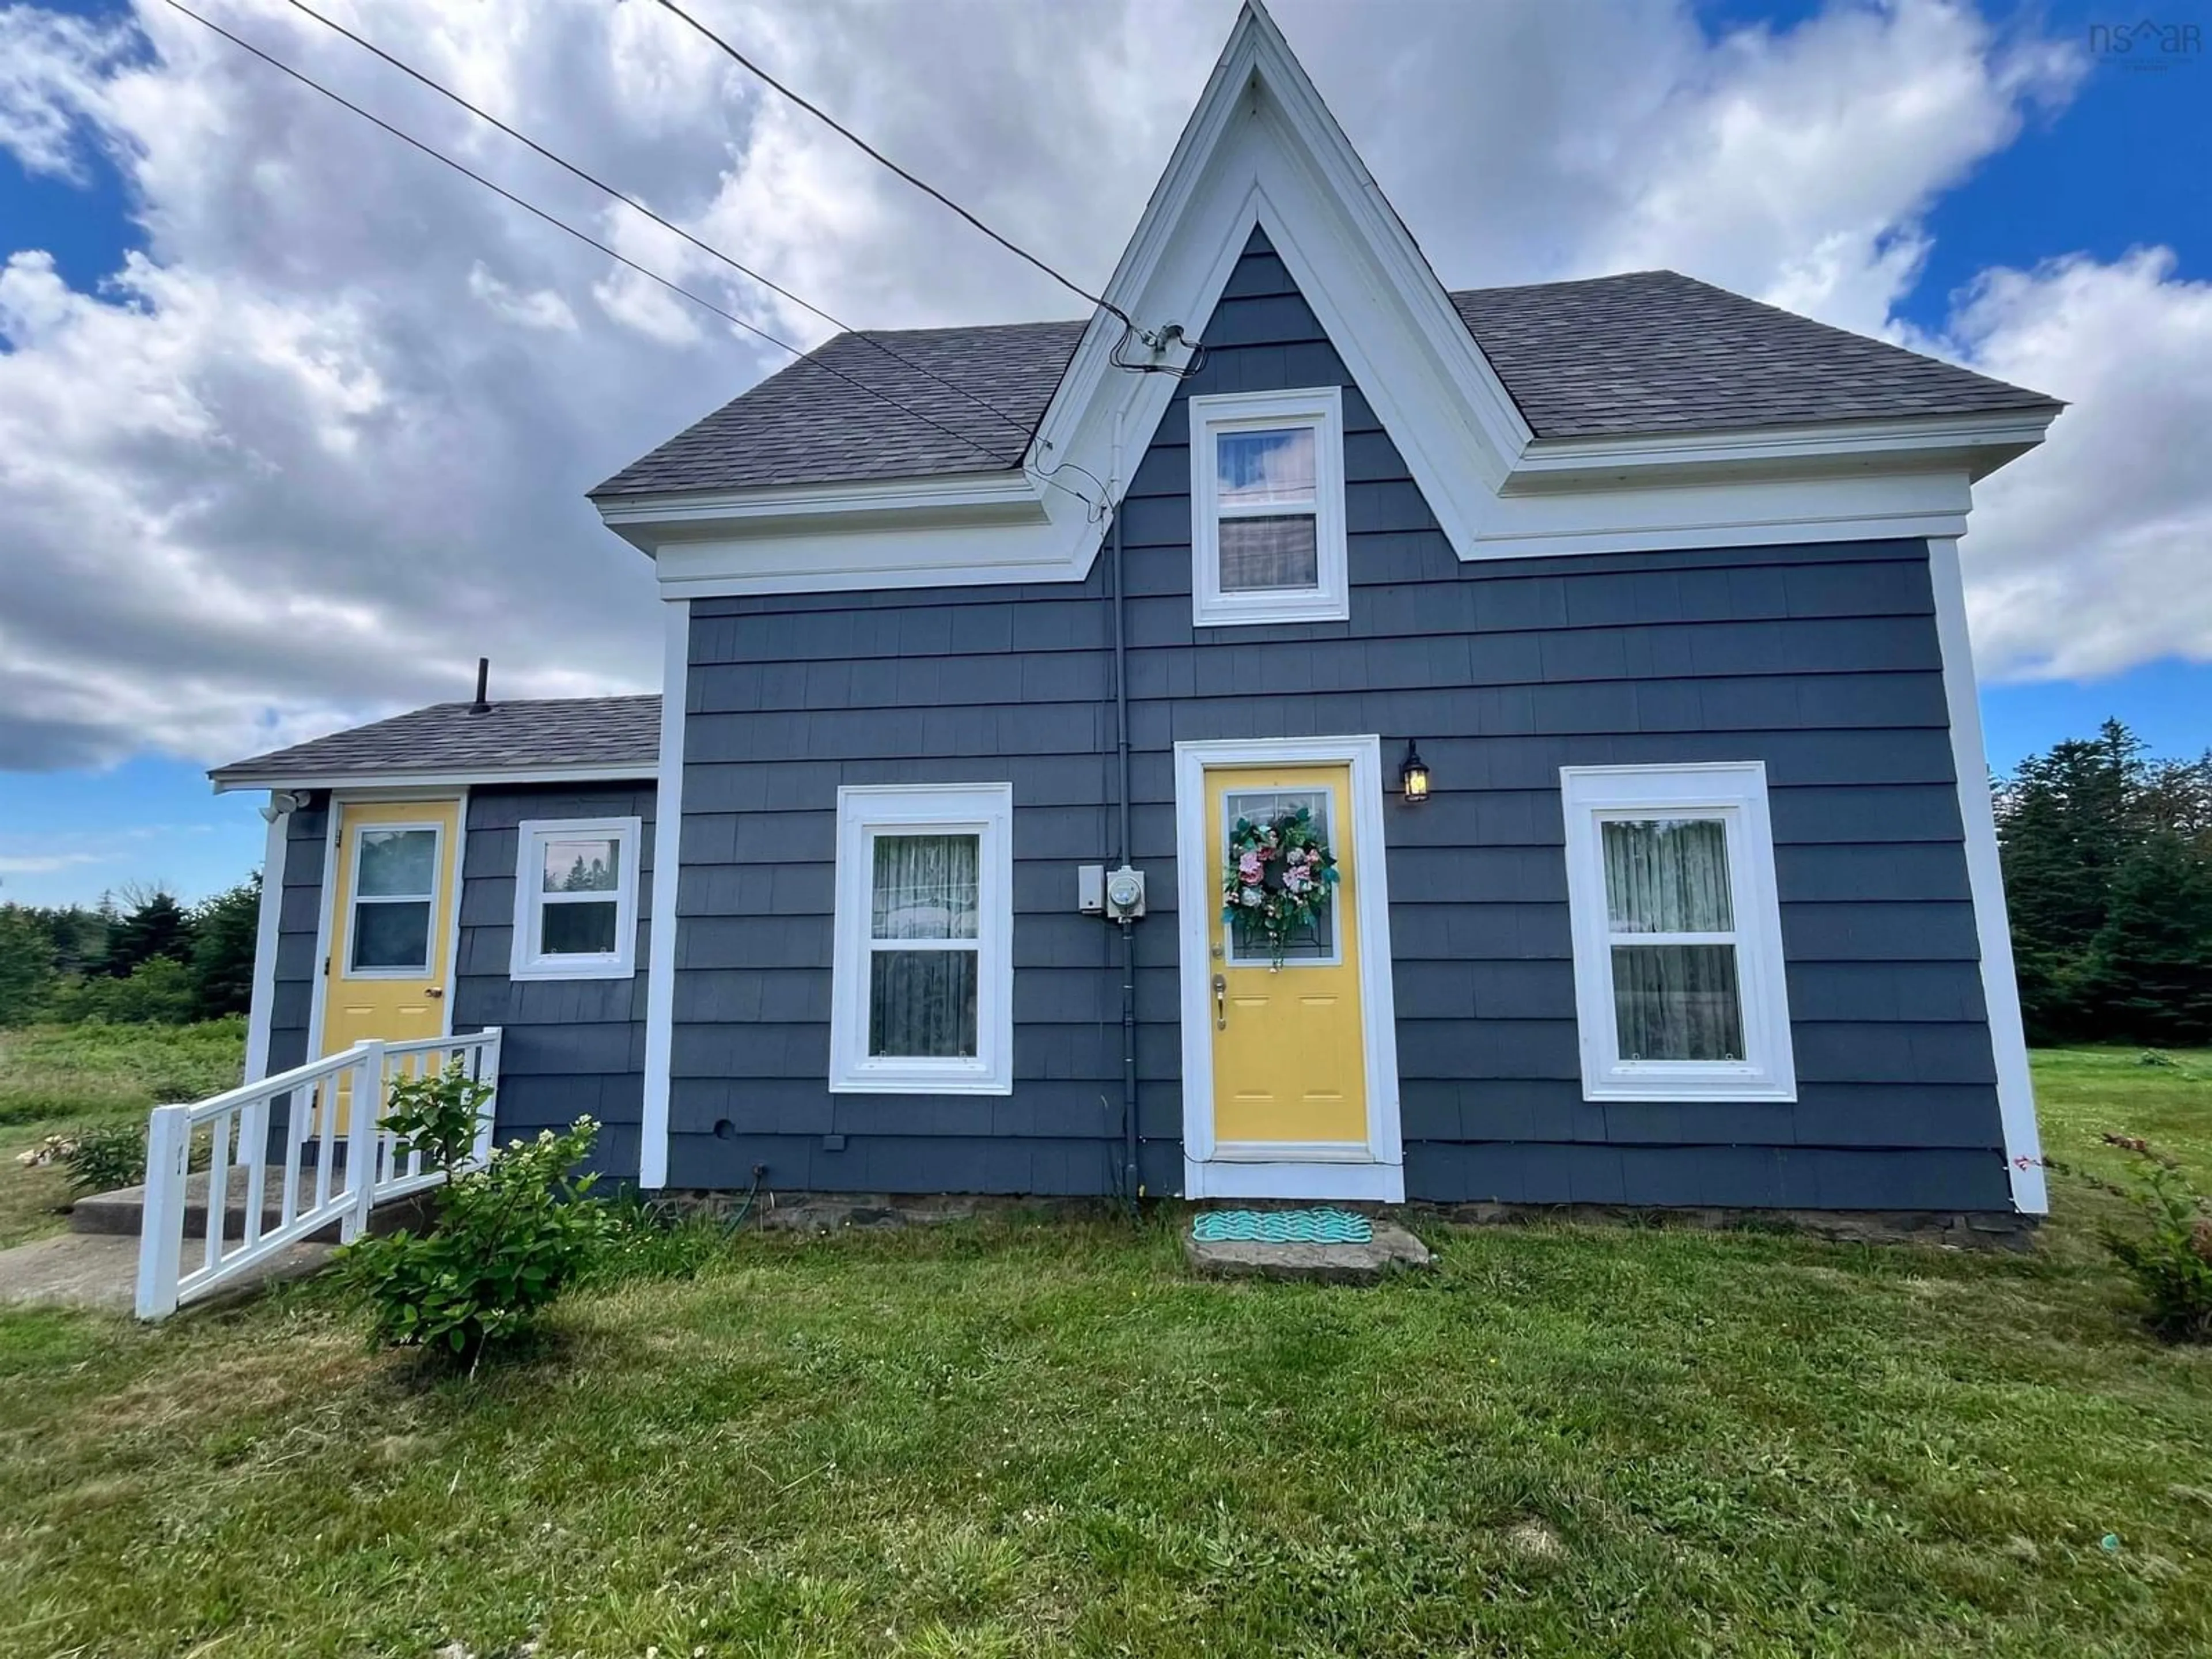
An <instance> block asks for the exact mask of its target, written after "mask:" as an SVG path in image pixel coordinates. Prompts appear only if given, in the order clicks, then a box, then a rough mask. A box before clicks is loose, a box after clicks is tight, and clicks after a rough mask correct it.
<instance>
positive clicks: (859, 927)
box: [829, 781, 1014, 1095]
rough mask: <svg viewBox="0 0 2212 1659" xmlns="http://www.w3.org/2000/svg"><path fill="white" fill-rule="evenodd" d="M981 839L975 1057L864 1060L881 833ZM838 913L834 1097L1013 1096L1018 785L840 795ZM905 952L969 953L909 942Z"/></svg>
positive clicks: (955, 945) (854, 790) (859, 786)
mask: <svg viewBox="0 0 2212 1659" xmlns="http://www.w3.org/2000/svg"><path fill="white" fill-rule="evenodd" d="M939 829H941V830H943V831H945V833H947V834H951V835H973V836H975V838H976V849H975V850H976V882H977V892H976V925H975V943H974V945H973V946H972V949H973V950H974V952H975V1054H972V1055H969V1056H965V1057H962V1058H927V1059H924V1058H915V1057H898V1058H891V1057H878V1056H873V1055H871V1054H869V1053H868V1030H869V1021H870V1017H871V1014H872V1007H871V1002H872V997H871V992H870V983H871V975H872V971H873V959H874V957H875V954H876V951H877V950H878V947H879V946H881V945H885V944H886V943H887V942H886V941H884V940H881V939H877V938H875V937H874V936H873V934H872V920H871V919H872V913H873V902H874V873H875V860H874V859H873V857H872V848H873V847H874V844H875V839H876V837H877V836H878V834H879V833H891V834H896V833H897V832H899V831H901V830H907V831H909V832H911V831H914V830H939ZM831 939H832V945H831V948H830V953H829V963H830V966H829V1092H830V1093H831V1094H833V1095H842V1094H893V1095H1010V1094H1012V1093H1013V1091H1014V786H1013V785H1012V783H1008V782H1002V781H985V782H981V783H848V784H845V785H843V786H842V787H840V788H839V789H838V791H837V861H836V908H835V913H834V915H833V919H832V933H831ZM891 948H893V949H900V950H915V951H924V950H939V949H947V950H949V949H959V950H963V951H964V950H967V949H969V948H971V947H970V946H969V944H968V942H967V941H965V940H957V941H956V940H951V939H913V940H901V941H899V942H897V944H896V945H892V946H891Z"/></svg>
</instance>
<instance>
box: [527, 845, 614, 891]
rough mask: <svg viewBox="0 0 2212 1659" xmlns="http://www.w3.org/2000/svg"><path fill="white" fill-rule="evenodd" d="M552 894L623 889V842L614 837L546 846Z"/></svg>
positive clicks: (547, 882)
mask: <svg viewBox="0 0 2212 1659" xmlns="http://www.w3.org/2000/svg"><path fill="white" fill-rule="evenodd" d="M544 879H545V885H544V889H543V890H544V891H545V892H548V893H611V892H615V891H617V890H619V889H620V888H621V886H622V842H620V841H619V840H618V839H617V838H616V837H615V836H580V837H578V838H576V839H574V840H569V841H549V842H546V843H545V876H544Z"/></svg>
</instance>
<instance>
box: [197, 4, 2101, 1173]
mask: <svg viewBox="0 0 2212 1659" xmlns="http://www.w3.org/2000/svg"><path fill="white" fill-rule="evenodd" d="M1104 292H1105V297H1106V299H1107V300H1108V301H1109V302H1110V306H1109V307H1107V308H1102V309H1101V310H1099V311H1098V312H1097V313H1095V314H1094V315H1092V316H1091V318H1090V319H1088V320H1085V321H1072V322H1065V323H1057V322H1047V323H1025V324H1017V325H1003V326H975V327H960V328H938V329H927V330H920V331H902V332H896V333H885V334H876V335H856V334H847V335H842V336H840V337H836V338H835V339H833V340H831V341H829V343H827V344H825V345H823V347H821V348H820V349H818V350H817V351H815V352H814V353H812V354H811V356H808V357H807V358H805V359H804V360H803V361H801V362H796V363H794V364H793V365H792V366H791V367H789V368H786V369H784V370H783V371H782V372H781V373H779V374H775V375H774V376H772V377H770V378H769V379H768V380H765V381H763V383H761V384H760V385H758V386H754V387H753V388H752V389H751V390H750V391H748V392H745V393H744V395H743V396H741V397H738V398H737V399H736V400H735V401H734V402H732V403H730V404H728V405H727V406H726V407H724V408H722V409H720V410H718V411H716V412H715V413H714V414H712V415H709V416H707V418H705V419H704V420H702V421H701V422H698V423H697V424H696V425H695V426H693V427H691V428H690V429H689V430H687V431H684V432H683V433H681V434H680V435H678V436H676V437H674V438H671V440H670V441H668V442H667V443H665V445H663V446H662V447H660V448H659V449H657V450H655V451H654V452H653V453H651V454H649V455H647V456H646V457H645V458H644V459H641V460H639V461H637V462H635V464H634V465H630V466H629V467H627V468H625V469H624V470H623V471H621V472H619V473H617V475H616V476H615V477H612V478H610V479H609V480H607V481H606V482H605V483H603V484H601V485H600V486H599V488H598V489H595V490H593V491H592V497H591V498H592V501H593V502H594V503H595V504H596V506H597V507H598V509H599V513H600V514H601V516H602V517H603V519H604V520H605V523H606V524H607V526H609V527H610V528H611V530H612V531H613V532H615V535H616V536H617V537H619V538H621V540H622V541H623V542H626V543H628V544H629V546H628V547H627V548H619V547H617V546H615V545H613V544H610V549H609V556H610V557H611V558H615V557H624V558H635V557H637V556H641V555H642V556H645V557H647V558H649V559H650V560H651V561H652V562H653V568H654V569H655V572H656V574H657V577H658V580H659V592H660V595H661V597H662V599H664V600H665V605H664V606H663V607H662V608H663V611H664V612H665V621H666V635H665V638H666V657H665V679H664V681H663V684H664V687H665V696H664V697H662V698H653V697H617V698H592V699H580V700H576V701H573V702H495V703H490V704H489V705H482V706H474V705H470V704H466V703H453V704H445V705H441V706H438V707H435V708H426V709H422V710H420V711H418V712H416V713H414V714H406V715H403V716H401V717H399V718H398V719H395V720H386V721H383V722H381V723H380V724H377V725H374V726H365V727H362V728H359V729H357V730H354V731H350V732H340V733H338V734H337V735H335V736H332V737H329V738H322V739H319V740H318V741H316V742H313V743H308V744H302V745H300V746H298V747H296V748H293V749H289V750H283V751H281V752H279V753H276V754H271V755H264V756H262V757H258V758H257V759H254V760H250V761H245V762H241V763H238V764H236V765H234V766H228V767H225V768H223V769H221V770H219V771H218V772H216V774H215V777H216V781H217V784H218V786H219V787H223V788H252V789H256V790H263V789H265V790H269V791H270V792H272V799H271V811H270V817H271V818H272V823H271V828H270V847H269V865H268V870H269V880H268V883H267V888H266V902H265V904H264V912H263V916H262V937H261V951H260V957H259V962H258V977H257V981H256V985H255V994H254V1002H253V1018H252V1066H253V1067H254V1072H255V1075H257V1076H258V1075H261V1074H263V1073H272V1072H279V1071H282V1070H283V1069H284V1068H287V1067H291V1066H297V1065H300V1064H301V1063H303V1062H309V1061H313V1060H315V1059H316V1058H317V1057H318V1056H320V1055H324V1054H330V1053H332V1052H334V1051H336V1050H338V1049H342V1048H346V1047H347V1046H348V1045H349V1044H351V1043H353V1042H356V1041H357V1040H359V1039H361V1038H363V1037H387V1038H392V1039H400V1038H405V1037H409V1036H418V1037H419V1036H445V1035H448V1034H453V1033H459V1032H464V1031H468V1030H476V1029H477V1028H480V1027H484V1026H489V1025H496V1026H498V1027H500V1028H501V1033H502V1038H501V1047H500V1048H499V1050H498V1055H497V1064H498V1067H499V1074H500V1094H499V1113H500V1118H501V1133H507V1132H509V1131H510V1130H512V1131H521V1130H526V1129H531V1128H534V1127H538V1126H542V1125H549V1124H554V1123H564V1122H566V1121H568V1120H569V1119H571V1118H573V1117H574V1116H575V1115H578V1114H580V1113H583V1112H589V1113H591V1114H592V1115H595V1116H597V1117H599V1119H600V1120H602V1121H603V1122H605V1124H606V1125H607V1126H608V1131H607V1135H606V1138H605V1140H604V1141H603V1143H602V1147H601V1154H602V1157H603V1158H604V1159H605V1163H606V1164H607V1166H608V1167H609V1168H610V1169H611V1170H613V1171H615V1172H617V1173H618V1174H620V1175H622V1176H632V1177H635V1179H636V1180H637V1181H638V1182H640V1183H641V1184H642V1185H643V1186H644V1187H646V1188H743V1187H745V1186H747V1185H749V1184H750V1182H752V1181H753V1180H754V1178H755V1171H756V1170H765V1177H764V1178H765V1179H766V1181H767V1182H769V1184H770V1185H771V1186H773V1187H775V1188H780V1189H784V1190H794V1189H806V1190H813V1191H820V1192H842V1193H891V1194H900V1193H908V1194H918V1193H944V1192H951V1193H1009V1194H1114V1193H1120V1192H1125V1191H1127V1190H1130V1189H1132V1188H1137V1187H1141V1188H1143V1189H1145V1190H1146V1191H1147V1192H1149V1193H1152V1194H1184V1195H1188V1196H1193V1197H1206V1196H1249V1197H1258V1198H1326V1199H1340V1200H1383V1201H1389V1200H1401V1199H1421V1200H1440V1201H1451V1200H1498V1201H1502V1202H1506V1203H1528V1204H1552V1203H1560V1202H1595V1203H1609V1204H1625V1205H1638V1206H1701V1207H1722V1208H1730V1209H1744V1210H1755V1209H1770V1208H1788V1209H1808V1208H1814V1209H1827V1210H1854V1211H1872V1212H1934V1213H1940V1214H1943V1215H1947V1216H1962V1215H1987V1216H1993V1217H1994V1216H2010V1215H2017V1214H2030V1215H2032V1214H2034V1213H2038V1212H2041V1211H2042V1209H2043V1207H2044V1192H2043V1182H2042V1177H2041V1172H2040V1166H2039V1163H2038V1162H2037V1141H2036V1127H2035V1115H2034V1108H2033V1102H2032V1099H2031V1097H2030V1093H2029V1085H2028V1075H2027V1056H2026V1052H2025V1048H2024V1044H2023V1039H2022V1035H2021V1018H2020V1012H2019V1006H2018V1002H2017V999H2016V996H2015V989H2014V982H2013V971H2012V963H2011V956H2010V950H2009V946H2008V942H2007V936H2006V927H2005V910H2004V899H2003V896H2002V891H2001V890H2000V886H1999V878H1998V870H1997V859H1996V841H1995V834H1994V829H1993V825H1992V822H1991V817H1990V799H1989V791H1988V787H1987V782H1986V779H1987V772H1986V768H1985V765H1984V757H1983V748H1982V738H1981V734H1980V730H1979V726H1978V717H1977V714H1976V709H1975V698H1974V679H1973V672H1972V664H1971V658H1970V653H1969V648H1968V641H1967V632H1966V611H1965V609H1964V605H1963V599H1962V595H1961V588H1960V566H1959V555H1958V542H1959V538H1960V536H1962V535H1963V534H1964V533H1965V532H1966V528H1967V520H1968V513H1969V509H1970V507H1971V506H1972V487H1973V485H1974V483H1975V482H1976V481H1977V480H1978V479H1980V478H1981V477H1984V475H1985V474H1987V473H1989V472H1990V471H1992V470H1993V469H1995V468H1996V467H1999V466H2002V465H2006V464H2008V463H2009V462H2012V461H2014V460H2015V459H2018V458H2020V457H2021V456H2022V455H2024V454H2025V453H2027V451H2028V450H2030V449H2032V448H2033V447H2035V446H2036V445H2037V444H2038V443H2039V442H2040V441H2041V440H2042V437H2043V435H2044V433H2045V428H2047V427H2048V425H2049V423H2050V422H2051V420H2052V418H2053V417H2054V416H2056V415H2057V412H2058V404H2057V403H2056V402H2055V401H2054V400H2053V399H2051V398H2048V397H2045V396H2044V395H2042V394H2040V393H2037V392H2027V391H2023V390H2021V389H2020V388H2017V387H2015V386H2006V385H2002V384H1999V383H1997V382H1996V381H1993V380H1988V379H1984V378H1983V377H1981V376H1979V375H1977V374H1970V373H1968V372H1966V370H1964V369H1961V368H1956V367H1954V366H1951V365H1948V364H1946V363H1942V362H1935V361H1932V360H1930V359H1928V358H1925V357H1922V356H1915V355H1912V354H1911V353H1909V352H1906V351H1904V350H1901V349H1899V348H1897V347H1895V346H1893V345H1889V344H1887V343H1881V342H1878V341H1875V340H1870V339H1863V338H1859V337H1855V336H1852V335H1850V334H1847V333H1844V332H1841V331H1837V330H1835V329H1832V328H1829V327H1826V326H1823V325H1820V324H1816V323H1814V322H1811V321H1808V320H1807V319H1803V318H1800V317H1796V316H1794V315H1791V314H1790V313H1785V312H1782V311H1778V310H1775V309H1773V308H1771V307H1767V306H1765V305H1760V304H1757V303H1754V302H1753V301H1749V300H1746V299H1742V298H1740V297H1738V296H1736V295H1733V294H1729V293H1726V292H1723V291H1722V290H1720V289H1715V288H1712V287H1710V286H1707V285H1705V284H1704V283H1699V282H1695V281H1692V280H1691V279H1689V278H1687V277H1685V276H1677V275H1674V274H1673V273H1671V272H1668V271H1640V272H1634V273H1630V274H1626V275H1622V276H1604V277H1599V278H1596V279H1594V280H1589V281H1579V282H1560V283H1542V284H1539V285H1535V286H1532V287H1522V288H1490V289H1468V290H1463V291H1453V290H1450V289H1447V288H1445V287H1444V285H1443V283H1441V282H1440V281H1439V280H1438V278H1437V275H1436V274H1435V273H1434V272H1433V271H1431V269H1430V267H1429V265H1428V264H1427V262H1426V261H1425V259H1424V258H1423V257H1422V254H1421V252H1420V250H1419V246H1417V245H1416V243H1415V241H1414V239H1413V231H1412V230H1411V229H1409V228H1408V227H1407V226H1406V225H1404V224H1402V223H1401V222H1400V221H1399V219H1398V217H1397V216H1396V215H1395V213H1394V212H1393V211H1392V210H1391V208H1390V206H1389V204H1388V203H1387V202H1386V201H1385V200H1384V199H1383V196H1382V194H1381V193H1380V191H1378V190H1377V189H1376V185H1375V182H1374V180H1373V179H1371V178H1370V177H1369V175H1368V173H1367V172H1366V170H1365V168H1364V167H1363V165H1362V164H1361V162H1360V161H1359V158H1358V156H1357V155H1355V154H1354V153H1353V151H1352V147H1351V145H1350V143H1348V142H1347V141H1346V137H1345V136H1344V134H1343V132H1342V131H1340V129H1339V128H1338V126H1337V125H1336V124H1335V122H1334V119H1333V118H1331V117H1330V115H1329V113H1328V110H1327V109H1326V108H1325V107H1324V106H1322V102H1321V100H1320V99H1319V98H1318V96H1317V95H1316V93H1315V90H1314V88H1313V87H1312V85H1311V83H1310V82H1309V80H1308V79H1307V77H1306V76H1305V75H1304V72H1303V71H1302V70H1301V69H1300V68H1299V66H1298V64H1297V63H1296V62H1295V61H1294V59H1293V58H1291V54H1290V52H1289V51H1288V49H1287V48H1286V47H1285V44H1284V42H1283V40H1282V38H1281V36H1280V35H1279V33H1277V32H1276V30H1275V28H1274V27H1273V24H1272V23H1271V22H1270V21H1268V20H1267V16H1266V15H1265V14H1264V12H1262V11H1261V10H1260V9H1257V8H1256V7H1255V8H1252V9H1248V10H1247V11H1246V12H1245V13H1244V15H1243V16H1242V18H1241V19H1240V20H1239V21H1238V22H1237V26H1236V28H1235V31H1234V33H1233V34H1232V36H1231V40H1230V41H1229V44H1228V46H1227V47H1226V49H1225V52H1224V54H1223V56H1222V58H1221V61H1220V63H1219V64H1218V67H1217V68H1216V70H1215V71H1214V73H1213V76H1212V80H1211V81H1210V82H1209V83H1208V85H1207V87H1206V91H1205V94H1204V96H1203V98H1202V99H1201V100H1200V103H1199V105H1198V107H1197V109H1196V111H1195V112H1194V114H1193V115H1192V117H1191V119H1190V122H1189V125H1188V127H1187V128H1186V130H1185V131H1184V132H1183V135H1182V139H1181V141H1180V143H1178V145H1177V147H1176V150H1175V153H1174V156H1173V158H1172V160H1171V161H1170V163H1169V165H1168V168H1167V172H1166V173H1165V175H1164V177H1163V178H1162V179H1161V180H1160V182H1159V185H1158V189H1157V190H1156V191H1155V192H1154V194H1153V196H1152V200H1151V203H1150V204H1149V205H1148V207H1147V208H1146V211H1145V214H1144V216H1143V218H1142V220H1141V222H1139V224H1138V226H1137V227H1136V229H1135V232H1134V234H1133V236H1132V237H1131V238H1130V240H1129V243H1128V246H1127V252H1126V253H1125V254H1124V255H1123V256H1122V258H1121V264H1119V266H1118V267H1117V268H1116V270H1115V272H1114V274H1113V276H1112V279H1111V281H1110V282H1109V283H1108V285H1107V287H1106V289H1105V290H1104Z"/></svg>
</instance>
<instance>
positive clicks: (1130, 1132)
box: [1114, 503, 1139, 1217]
mask: <svg viewBox="0 0 2212 1659" xmlns="http://www.w3.org/2000/svg"><path fill="white" fill-rule="evenodd" d="M1123 574H1124V572H1123V568H1122V563H1121V507H1120V505H1119V503H1116V504H1115V508H1114V746H1115V761H1116V763H1117V769H1118V773H1119V778H1118V784H1117V788H1116V793H1117V795H1118V797H1119V799H1118V801H1117V803H1116V804H1117V805H1119V806H1120V808H1121V828H1120V837H1119V839H1120V848H1119V850H1120V857H1121V863H1123V864H1125V865H1128V864H1133V863H1134V861H1135V860H1134V858H1133V849H1132V848H1131V846H1130V843H1129V675H1128V630H1127V615H1126V612H1125V611H1124V609H1123V605H1122V595H1123V592H1124V589H1125V586H1126V584H1125V583H1124V581H1123V580H1122V578H1123ZM1120 927H1121V1138H1122V1169H1121V1190H1122V1192H1123V1194H1124V1195H1125V1196H1126V1197H1127V1200H1128V1204H1129V1213H1130V1215H1131V1216H1132V1217H1134V1216H1135V1215H1136V1214H1137V1213H1138V1207H1137V1200H1138V1198H1139V1191H1138V1188H1139V1179H1138V1173H1137V924H1136V921H1135V920H1134V919H1133V918H1132V917H1129V916H1123V917H1122V918H1121V922H1120Z"/></svg>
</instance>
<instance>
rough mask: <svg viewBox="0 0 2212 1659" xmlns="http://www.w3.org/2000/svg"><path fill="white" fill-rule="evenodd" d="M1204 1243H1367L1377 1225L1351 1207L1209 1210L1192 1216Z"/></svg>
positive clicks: (1192, 1230) (1192, 1232)
mask: <svg viewBox="0 0 2212 1659" xmlns="http://www.w3.org/2000/svg"><path fill="white" fill-rule="evenodd" d="M1190 1236H1191V1237H1193V1238H1194V1239H1196V1240H1197V1241H1198V1242H1199V1243H1201V1244H1228V1243H1238V1244H1243V1243H1260V1244H1365V1243H1370V1242H1371V1241H1372V1240H1373V1239H1374V1237H1375V1228H1374V1226H1373V1225H1372V1224H1370V1222H1369V1221H1368V1219H1367V1218H1366V1217H1365V1216H1364V1215H1356V1214H1354V1213H1353V1212H1352V1211H1350V1210H1208V1211H1206V1212H1205V1213H1204V1214H1203V1215H1199V1216H1194V1217H1193V1218H1191V1224H1190Z"/></svg>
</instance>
